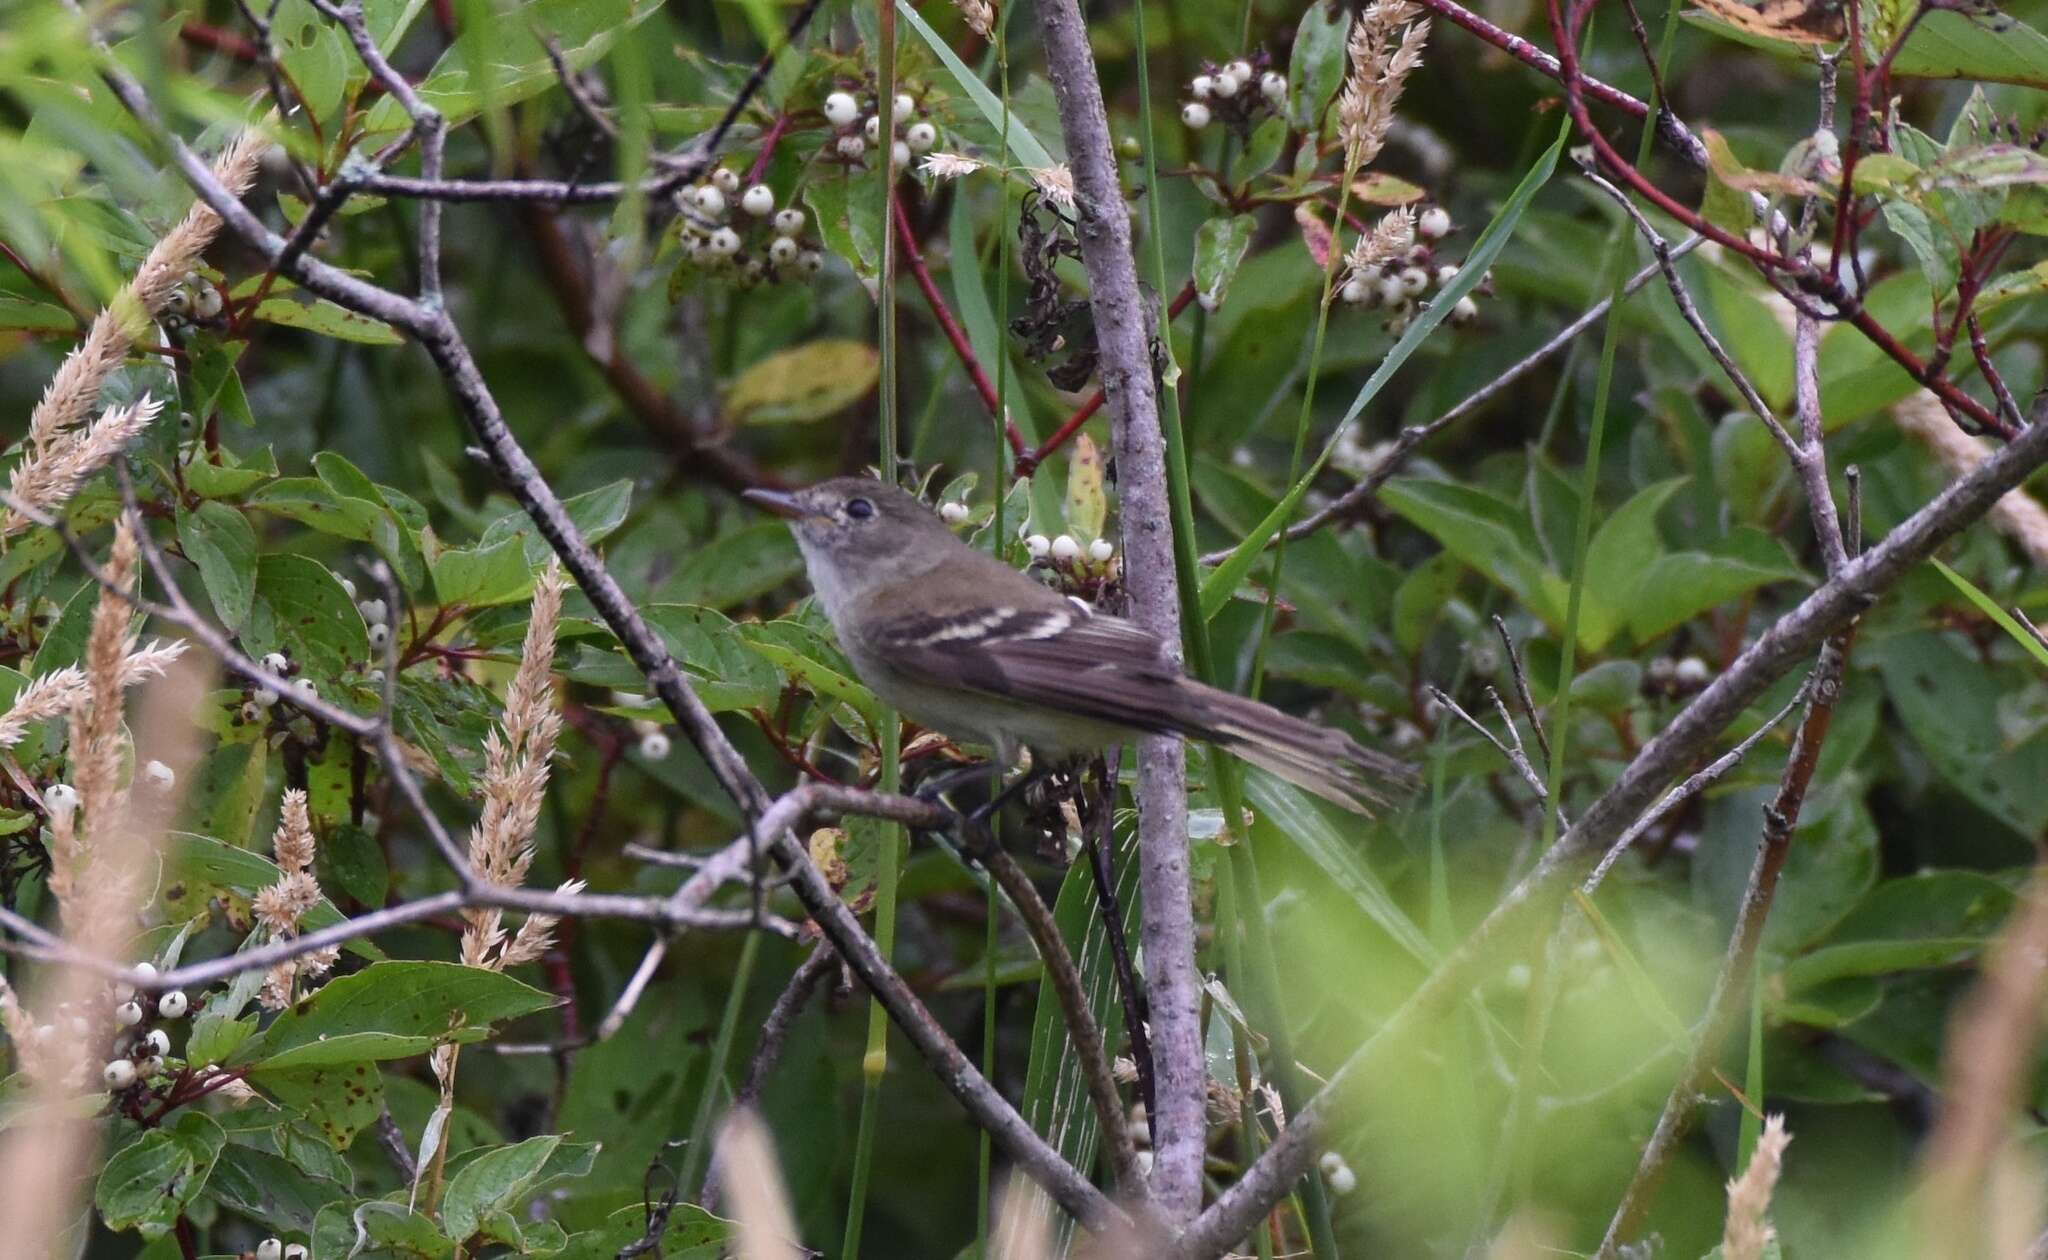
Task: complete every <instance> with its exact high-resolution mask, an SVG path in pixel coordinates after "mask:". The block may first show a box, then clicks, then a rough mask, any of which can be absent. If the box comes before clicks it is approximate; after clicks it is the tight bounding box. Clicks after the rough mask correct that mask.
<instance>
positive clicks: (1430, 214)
mask: <svg viewBox="0 0 2048 1260" xmlns="http://www.w3.org/2000/svg"><path fill="white" fill-rule="evenodd" d="M1450 231H1451V212H1450V211H1448V210H1446V209H1444V208H1443V207H1442V206H1431V207H1430V208H1429V209H1427V210H1424V211H1423V212H1422V213H1421V214H1418V215H1416V216H1415V234H1416V235H1417V236H1419V237H1421V238H1422V239H1424V240H1426V241H1438V240H1442V239H1443V238H1444V237H1445V236H1447V235H1449V234H1450Z"/></svg>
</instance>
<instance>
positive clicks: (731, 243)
mask: <svg viewBox="0 0 2048 1260" xmlns="http://www.w3.org/2000/svg"><path fill="white" fill-rule="evenodd" d="M711 252H712V253H714V254H716V255H718V256H719V257H720V258H730V257H732V256H733V255H734V254H737V253H739V252H740V234H739V233H738V232H735V231H733V230H732V229H731V228H729V227H722V228H720V229H718V230H717V231H716V232H713V233H712V234H711Z"/></svg>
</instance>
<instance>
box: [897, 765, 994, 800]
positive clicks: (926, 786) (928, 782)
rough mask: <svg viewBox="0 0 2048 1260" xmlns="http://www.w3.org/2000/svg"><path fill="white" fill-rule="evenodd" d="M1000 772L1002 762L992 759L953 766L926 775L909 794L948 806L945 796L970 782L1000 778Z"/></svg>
mask: <svg viewBox="0 0 2048 1260" xmlns="http://www.w3.org/2000/svg"><path fill="white" fill-rule="evenodd" d="M1002 772H1003V766H1002V763H1001V762H999V761H993V760H991V761H976V762H972V763H970V764H968V765H964V766H955V767H953V768H952V769H950V770H941V771H939V772H938V773H937V774H933V775H929V776H927V777H926V778H925V779H924V780H923V781H922V782H920V783H919V784H918V785H917V789H916V790H915V791H913V792H912V793H911V795H912V796H915V797H916V798H917V799H918V800H921V801H925V802H928V803H930V804H934V805H945V806H948V807H949V808H950V807H951V806H952V802H951V801H950V800H947V799H946V798H947V797H949V796H951V795H952V794H953V793H954V792H956V791H958V790H959V789H961V788H963V787H966V786H967V785H968V784H970V783H976V782H985V781H986V780H989V779H995V778H1000V777H1001V775H1002Z"/></svg>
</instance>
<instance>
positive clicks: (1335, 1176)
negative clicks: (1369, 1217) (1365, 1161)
mask: <svg viewBox="0 0 2048 1260" xmlns="http://www.w3.org/2000/svg"><path fill="white" fill-rule="evenodd" d="M1316 1162H1317V1164H1318V1166H1319V1167H1321V1168H1322V1170H1323V1181H1324V1183H1325V1184H1327V1185H1328V1186H1329V1187H1330V1193H1331V1194H1335V1195H1346V1194H1350V1193H1351V1192H1352V1191H1353V1190H1356V1189H1358V1174H1357V1173H1355V1172H1352V1171H1351V1165H1349V1164H1347V1163H1345V1162H1344V1157H1343V1156H1342V1155H1339V1154H1338V1153H1337V1152H1335V1151H1324V1152H1323V1157H1322V1158H1321V1159H1320V1160H1318V1161H1316Z"/></svg>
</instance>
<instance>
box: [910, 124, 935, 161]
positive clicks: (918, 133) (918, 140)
mask: <svg viewBox="0 0 2048 1260" xmlns="http://www.w3.org/2000/svg"><path fill="white" fill-rule="evenodd" d="M903 138H904V139H905V140H907V141H909V142H910V151H911V152H912V153H930V152H931V151H932V146H933V145H935V144H937V143H938V142H939V129H938V128H937V127H934V126H932V125H931V124H930V123H928V122H921V123H912V124H911V125H910V130H909V131H906V132H904V133H903Z"/></svg>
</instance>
